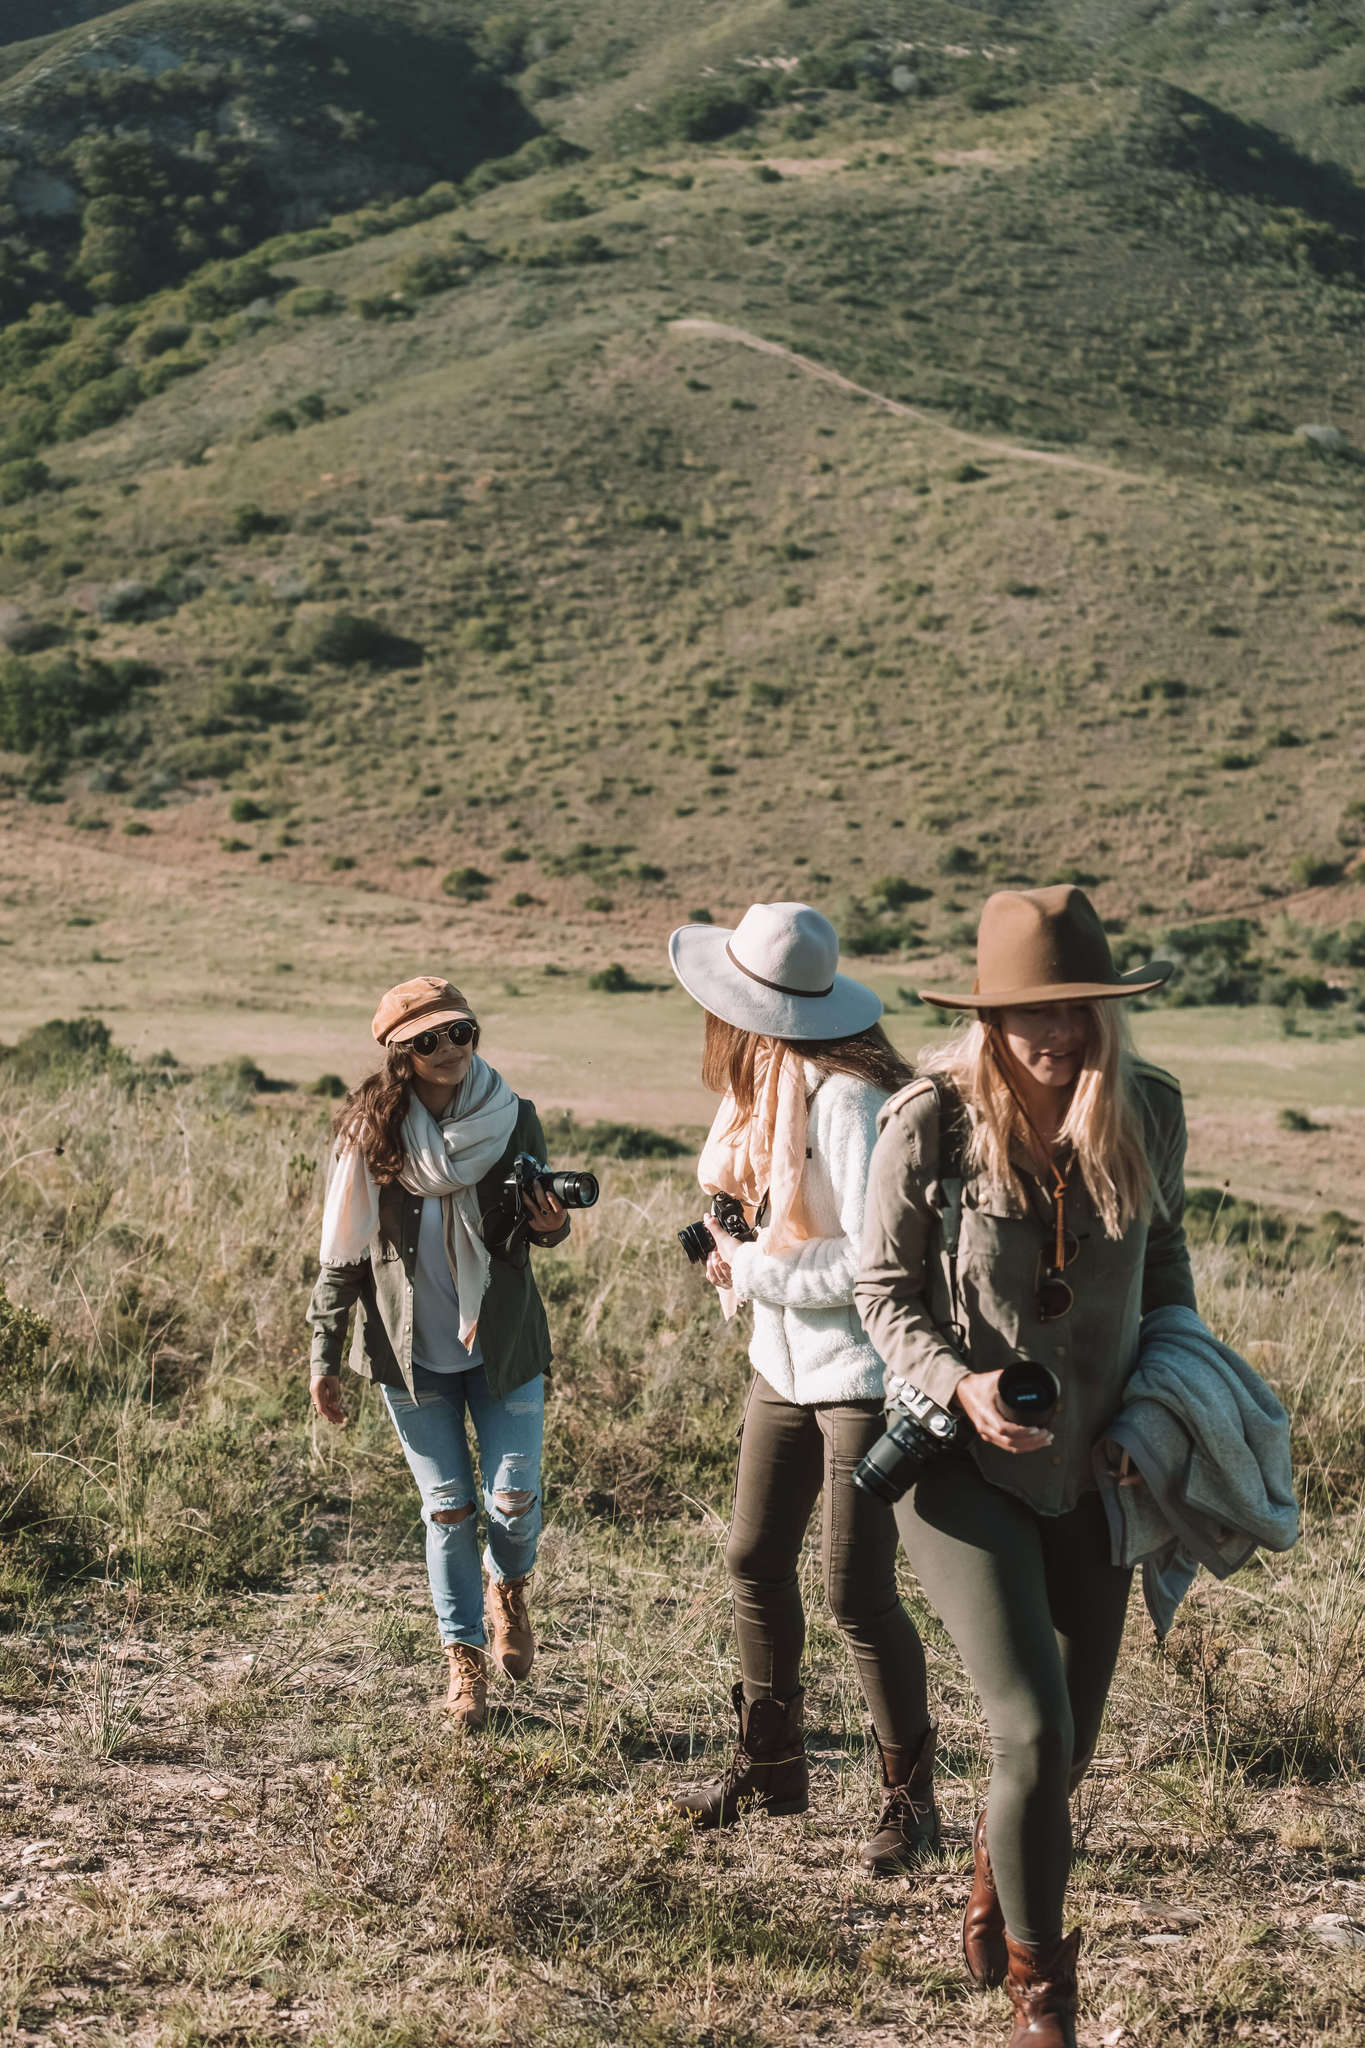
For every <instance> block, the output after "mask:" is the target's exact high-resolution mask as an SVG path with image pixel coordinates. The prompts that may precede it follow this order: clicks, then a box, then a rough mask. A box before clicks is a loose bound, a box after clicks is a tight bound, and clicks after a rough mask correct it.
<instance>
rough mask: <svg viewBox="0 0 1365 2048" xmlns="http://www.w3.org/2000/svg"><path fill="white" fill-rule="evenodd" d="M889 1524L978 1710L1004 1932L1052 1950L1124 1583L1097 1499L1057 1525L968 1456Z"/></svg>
mask: <svg viewBox="0 0 1365 2048" xmlns="http://www.w3.org/2000/svg"><path fill="white" fill-rule="evenodd" d="M1020 1455H1021V1456H1027V1453H1021V1454H1020ZM896 1522H897V1525H898V1527H899V1529H900V1534H901V1541H902V1542H903V1543H904V1545H905V1550H906V1555H907V1556H908V1557H909V1559H910V1563H911V1565H912V1566H913V1567H914V1570H915V1574H916V1576H917V1578H918V1579H919V1582H920V1586H921V1588H922V1589H923V1592H924V1596H925V1598H926V1599H927V1600H928V1601H929V1602H930V1603H931V1605H932V1606H933V1607H935V1608H936V1609H937V1611H938V1613H939V1614H940V1615H941V1616H942V1618H943V1623H944V1626H945V1627H946V1628H947V1630H948V1632H949V1634H950V1635H951V1636H952V1638H953V1641H954V1642H955V1643H956V1645H957V1649H958V1654H959V1655H960V1656H961V1658H962V1661H963V1663H964V1664H965V1665H966V1667H967V1670H968V1672H969V1674H970V1676H971V1680H972V1683H973V1685H974V1686H975V1687H976V1690H977V1693H978V1695H979V1696H980V1700H981V1704H982V1706H983V1707H984V1709H985V1713H986V1722H987V1726H988V1728H989V1731H990V1746H991V1758H992V1771H991V1785H990V1797H989V1800H988V1802H987V1817H986V1838H987V1841H988V1843H989V1846H990V1853H991V1868H992V1870H993V1872H994V1874H995V1883H996V1890H997V1891H998V1893H999V1895H1000V1904H1001V1906H1002V1908H1003V1910H1004V1915H1005V1925H1006V1927H1007V1928H1008V1929H1009V1932H1010V1933H1011V1934H1012V1935H1013V1936H1014V1938H1015V1939H1016V1941H1024V1942H1030V1943H1042V1942H1048V1941H1053V1940H1055V1939H1056V1937H1057V1936H1058V1935H1059V1934H1060V1933H1061V1932H1062V1901H1063V1897H1064V1894H1065V1891H1066V1880H1067V1875H1068V1872H1069V1870H1070V1867H1071V1809H1070V1794H1071V1791H1072V1790H1073V1788H1074V1786H1075V1785H1076V1784H1077V1783H1079V1781H1080V1778H1081V1776H1082V1775H1083V1773H1084V1771H1085V1768H1086V1765H1087V1764H1088V1763H1089V1761H1090V1758H1091V1756H1092V1754H1093V1752H1094V1748H1095V1744H1096V1741H1097V1740H1098V1738H1099V1732H1100V1721H1101V1719H1102V1718H1103V1715H1104V1702H1105V1699H1106V1697H1107V1695H1108V1692H1109V1684H1110V1680H1111V1679H1112V1678H1113V1675H1114V1666H1115V1664H1116V1663H1117V1661H1118V1654H1119V1644H1120V1642H1121V1640H1122V1637H1123V1619H1124V1613H1125V1610H1126V1608H1127V1605H1128V1588H1129V1583H1130V1581H1131V1579H1132V1573H1131V1572H1128V1571H1122V1570H1119V1569H1118V1568H1117V1567H1116V1566H1114V1565H1112V1564H1111V1563H1110V1562H1109V1528H1108V1523H1107V1522H1106V1520H1105V1514H1104V1506H1103V1503H1102V1502H1101V1500H1100V1497H1099V1495H1098V1493H1088V1494H1085V1495H1084V1496H1083V1497H1082V1499H1081V1500H1080V1501H1079V1502H1078V1504H1077V1505H1076V1506H1075V1507H1074V1508H1073V1509H1072V1510H1071V1512H1070V1513H1069V1514H1065V1515H1039V1514H1036V1513H1035V1512H1034V1510H1033V1509H1032V1508H1030V1507H1028V1506H1026V1504H1025V1503H1024V1502H1023V1501H1021V1500H1017V1499H1016V1498H1015V1496H1014V1495H1013V1494H1010V1493H1004V1492H1002V1491H1001V1489H1000V1488H999V1487H998V1486H992V1485H990V1483H989V1482H988V1481H987V1480H985V1479H983V1478H982V1477H981V1474H980V1473H979V1472H978V1470H977V1468H976V1466H975V1465H974V1464H973V1463H972V1461H971V1459H970V1458H966V1457H953V1456H950V1457H946V1458H943V1459H941V1460H940V1461H939V1462H938V1463H937V1464H934V1465H931V1466H930V1467H929V1468H928V1470H927V1471H926V1472H925V1473H924V1475H923V1477H922V1478H921V1479H920V1481H919V1483H918V1485H917V1486H915V1487H913V1488H912V1489H911V1491H910V1492H909V1493H908V1494H906V1496H905V1498H904V1499H903V1500H902V1501H901V1502H900V1504H899V1505H898V1507H897V1509H896Z"/></svg>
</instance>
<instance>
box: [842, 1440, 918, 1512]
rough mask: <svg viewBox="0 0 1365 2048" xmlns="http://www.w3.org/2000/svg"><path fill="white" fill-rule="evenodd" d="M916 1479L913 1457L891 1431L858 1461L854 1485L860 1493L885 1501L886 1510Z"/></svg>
mask: <svg viewBox="0 0 1365 2048" xmlns="http://www.w3.org/2000/svg"><path fill="white" fill-rule="evenodd" d="M907 1474H908V1476H907ZM917 1477H918V1470H917V1467H916V1463H915V1460H914V1458H913V1456H911V1457H909V1458H907V1456H906V1453H905V1452H904V1451H903V1450H902V1448H901V1446H900V1444H899V1443H898V1442H897V1440H896V1438H895V1437H894V1436H893V1435H892V1434H891V1432H890V1431H889V1430H888V1431H887V1433H886V1435H885V1436H883V1437H880V1438H879V1439H878V1441H877V1442H876V1443H875V1444H873V1446H872V1449H871V1450H870V1451H868V1452H867V1454H866V1456H865V1457H863V1458H862V1459H861V1460H860V1461H859V1464H858V1467H857V1470H856V1471H855V1472H854V1474H853V1483H854V1485H855V1486H857V1488H858V1489H859V1491H860V1492H862V1493H870V1494H871V1495H872V1498H873V1499H874V1500H880V1501H884V1502H885V1503H886V1505H887V1507H889V1508H893V1507H894V1506H895V1505H896V1502H897V1501H898V1500H899V1499H900V1497H901V1495H902V1494H903V1493H904V1492H905V1491H906V1489H907V1487H908V1486H910V1485H911V1484H912V1483H913V1481H914V1480H915V1479H916V1478H917Z"/></svg>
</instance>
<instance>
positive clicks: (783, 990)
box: [725, 939, 834, 996]
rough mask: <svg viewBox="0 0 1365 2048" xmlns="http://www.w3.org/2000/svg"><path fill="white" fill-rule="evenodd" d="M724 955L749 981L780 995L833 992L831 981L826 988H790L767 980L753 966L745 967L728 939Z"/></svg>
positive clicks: (825, 993)
mask: <svg viewBox="0 0 1365 2048" xmlns="http://www.w3.org/2000/svg"><path fill="white" fill-rule="evenodd" d="M725 957H726V959H727V960H728V961H729V962H730V965H731V966H732V967H737V968H738V969H739V971H740V973H741V974H747V975H748V977H749V979H750V981H756V982H758V984H759V986H760V987H761V988H770V989H774V990H775V991H776V992H777V994H778V995H780V996H832V995H833V994H834V983H833V982H831V983H830V985H829V987H828V988H792V987H790V986H789V984H788V983H787V982H785V981H769V979H768V977H767V975H766V974H755V973H754V970H753V968H752V967H746V966H745V965H744V962H743V961H742V960H741V959H739V958H738V956H737V955H736V954H735V953H734V952H733V951H732V950H731V947H730V942H729V940H728V939H727V940H726V942H725Z"/></svg>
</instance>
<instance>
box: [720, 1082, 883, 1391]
mask: <svg viewBox="0 0 1365 2048" xmlns="http://www.w3.org/2000/svg"><path fill="white" fill-rule="evenodd" d="M806 1075H807V1085H808V1086H809V1087H812V1088H815V1096H814V1099H813V1100H812V1102H811V1105H810V1121H809V1124H808V1126H807V1131H806V1148H807V1153H808V1157H807V1160H806V1172H805V1178H804V1180H803V1182H802V1188H803V1191H804V1195H805V1204H806V1213H807V1215H808V1217H809V1219H810V1222H811V1224H812V1226H813V1227H814V1229H815V1230H816V1231H817V1232H818V1233H819V1234H818V1235H817V1236H814V1237H810V1238H808V1239H806V1241H805V1242H804V1243H803V1244H799V1245H795V1246H793V1247H792V1249H791V1250H790V1251H785V1252H777V1253H772V1254H770V1253H769V1252H768V1251H767V1250H766V1249H765V1238H766V1235H767V1233H766V1232H765V1231H760V1232H759V1235H758V1238H757V1239H756V1240H755V1242H754V1243H752V1244H746V1245H741V1247H740V1249H739V1251H738V1252H737V1253H736V1255H735V1257H734V1260H733V1261H732V1263H731V1267H730V1271H731V1274H732V1276H733V1280H734V1287H735V1292H736V1294H737V1295H738V1296H739V1298H740V1300H741V1301H750V1302H752V1303H753V1308H754V1334H753V1338H752V1341H751V1342H750V1345H749V1362H750V1364H751V1365H752V1366H753V1368H754V1370H755V1372H759V1373H761V1374H762V1375H763V1377H764V1379H765V1380H766V1381H767V1382H768V1385H769V1386H770V1387H772V1388H773V1390H774V1392H776V1393H778V1394H780V1395H781V1396H782V1398H783V1400H784V1401H794V1402H796V1403H797V1404H798V1405H799V1406H801V1407H807V1406H809V1405H811V1404H813V1403H814V1402H817V1401H879V1400H880V1399H881V1397H882V1376H883V1373H884V1370H885V1368H884V1366H883V1364H882V1361H881V1359H880V1358H879V1357H878V1355H877V1353H876V1352H875V1351H874V1350H873V1348H872V1346H871V1344H870V1343H869V1342H868V1340H867V1338H866V1336H865V1335H864V1334H863V1326H862V1324H861V1322H860V1321H859V1320H858V1312H857V1310H856V1309H855V1308H854V1306H853V1283H854V1281H855V1279H856V1278H857V1274H858V1248H859V1243H860V1241H861V1238H862V1230H863V1205H864V1203H865V1201H866V1198H867V1171H868V1164H869V1162H870V1160H871V1158H872V1148H873V1146H874V1145H875V1144H876V1142H877V1112H878V1110H879V1109H880V1108H881V1106H882V1104H883V1103H884V1102H885V1101H886V1099H887V1097H886V1094H885V1091H884V1090H883V1089H880V1088H876V1087H874V1086H873V1085H872V1083H871V1082H870V1081H860V1080H858V1079H856V1077H855V1076H854V1075H852V1074H827V1075H825V1076H824V1078H823V1079H822V1078H821V1076H820V1074H819V1071H818V1069H816V1068H814V1067H811V1066H807V1068H806ZM817 1082H818V1083H819V1085H818V1087H817V1086H816V1084H817Z"/></svg>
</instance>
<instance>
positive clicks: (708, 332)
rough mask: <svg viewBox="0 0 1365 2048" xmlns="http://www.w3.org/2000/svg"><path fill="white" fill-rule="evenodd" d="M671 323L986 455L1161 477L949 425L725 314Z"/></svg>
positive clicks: (1122, 477)
mask: <svg viewBox="0 0 1365 2048" xmlns="http://www.w3.org/2000/svg"><path fill="white" fill-rule="evenodd" d="M668 325H669V328H670V330H671V331H672V332H673V333H674V334H695V335H699V336H701V337H702V338H703V339H705V340H707V341H734V342H738V343H739V344H740V346H741V347H743V348H751V349H754V350H755V351H756V352H757V353H758V354H759V355H762V356H778V357H780V358H781V360H782V361H783V362H785V363H794V364H795V366H796V368H797V369H798V370H803V371H804V372H805V374H806V375H807V376H808V377H818V378H819V380H820V382H821V383H822V384H833V385H835V386H836V387H837V388H838V389H839V390H840V391H849V392H852V394H853V395H854V397H856V398H870V399H871V400H872V402H873V404H874V405H880V406H881V407H882V408H883V410H884V411H886V412H892V413H895V415H896V417H897V418H898V419H903V420H917V421H918V422H919V424H920V425H921V426H922V427H934V428H936V429H937V431H938V432H939V433H940V434H947V435H949V436H950V437H951V438H952V439H953V440H954V441H961V442H962V443H964V445H965V446H967V447H969V448H979V449H981V450H982V451H983V453H984V454H987V455H1003V456H1007V457H1009V458H1010V459H1012V460H1013V461H1016V462H1041V463H1043V464H1044V465H1045V466H1046V467H1047V468H1049V469H1072V470H1078V471H1079V472H1080V473H1081V474H1082V475H1084V476H1102V477H1105V478H1107V479H1108V480H1109V481H1110V482H1112V483H1120V484H1151V483H1154V482H1156V481H1157V479H1156V478H1154V477H1150V476H1144V475H1143V474H1142V473H1141V471H1139V470H1133V469H1115V468H1114V467H1113V466H1112V464H1110V463H1107V462H1084V461H1082V460H1081V458H1080V456H1078V455H1055V454H1052V453H1051V452H1050V451H1048V450H1046V449H1043V448H1020V447H1017V446H1016V445H1015V444H1014V443H1013V442H1012V441H991V440H987V438H986V437H985V435H983V434H969V433H966V432H965V431H964V430H963V429H962V428H961V427H950V426H946V425H945V424H944V422H943V421H942V420H941V419H939V418H938V417H937V416H936V415H935V414H934V413H931V412H921V411H920V410H919V409H918V407H916V406H913V405H904V404H903V403H902V402H901V400H900V399H899V398H889V397H888V396H887V394H886V393H885V392H884V391H873V390H871V389H870V388H869V387H868V386H867V385H866V384H855V382H854V381H853V379H852V378H851V377H844V376H841V375H840V373H839V371H838V370H830V369H827V368H826V367H825V365H824V364H823V363H817V362H816V361H814V359H813V358H812V357H810V356H803V355H798V354H797V352H796V350H795V349H793V348H785V347H784V346H783V344H782V343H781V342H780V341H767V340H765V339H764V337H763V336H762V335H761V334H751V333H750V332H749V330H748V328H747V327H731V326H729V325H728V324H727V323H726V322H725V321H724V320H670V321H669V323H668Z"/></svg>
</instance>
